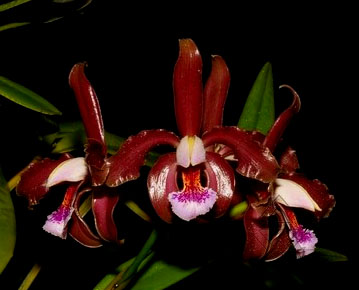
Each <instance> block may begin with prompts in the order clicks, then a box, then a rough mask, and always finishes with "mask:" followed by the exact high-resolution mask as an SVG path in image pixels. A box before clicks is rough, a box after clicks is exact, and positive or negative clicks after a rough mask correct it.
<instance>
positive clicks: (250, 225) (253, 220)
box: [243, 196, 269, 260]
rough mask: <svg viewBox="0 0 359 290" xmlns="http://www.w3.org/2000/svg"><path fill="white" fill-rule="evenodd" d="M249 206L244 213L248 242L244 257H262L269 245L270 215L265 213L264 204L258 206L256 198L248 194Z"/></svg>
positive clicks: (247, 258) (246, 258) (245, 258)
mask: <svg viewBox="0 0 359 290" xmlns="http://www.w3.org/2000/svg"><path fill="white" fill-rule="evenodd" d="M248 201H249V206H248V209H247V211H246V213H245V214H244V228H245V230H246V244H245V246H244V253H243V259H244V260H249V259H261V258H262V257H263V256H264V255H265V253H266V251H267V247H268V239H269V227H268V217H267V216H265V215H263V209H262V206H260V207H257V206H255V204H254V199H252V198H251V197H250V196H248Z"/></svg>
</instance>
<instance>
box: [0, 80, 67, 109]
mask: <svg viewBox="0 0 359 290" xmlns="http://www.w3.org/2000/svg"><path fill="white" fill-rule="evenodd" d="M0 95H2V96H4V97H5V98H8V99H9V100H11V101H13V102H15V103H17V104H19V105H21V106H24V107H26V108H28V109H31V110H34V111H36V112H40V113H43V114H48V115H61V112H60V111H59V110H58V109H57V108H56V107H54V106H53V105H52V104H50V103H49V102H48V101H46V100H45V99H44V98H42V97H41V96H39V95H38V94H36V93H34V92H33V91H31V90H29V89H27V88H25V87H23V86H22V85H19V84H17V83H15V82H13V81H10V80H9V79H7V78H4V77H2V76H0Z"/></svg>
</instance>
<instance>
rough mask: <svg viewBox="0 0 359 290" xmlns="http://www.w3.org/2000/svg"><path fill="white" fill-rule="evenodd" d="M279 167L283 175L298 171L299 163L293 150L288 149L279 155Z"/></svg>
mask: <svg viewBox="0 0 359 290" xmlns="http://www.w3.org/2000/svg"><path fill="white" fill-rule="evenodd" d="M279 165H280V167H281V169H282V171H283V172H285V173H293V172H295V171H296V170H297V169H299V162H298V158H297V154H295V150H293V149H292V148H291V147H288V148H287V149H286V150H285V151H284V152H283V154H282V155H281V157H280V161H279Z"/></svg>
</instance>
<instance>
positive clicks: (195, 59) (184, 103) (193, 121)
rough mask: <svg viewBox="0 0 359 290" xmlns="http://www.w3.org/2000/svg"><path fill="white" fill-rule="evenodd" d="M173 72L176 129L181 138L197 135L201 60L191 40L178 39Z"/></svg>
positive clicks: (199, 119)
mask: <svg viewBox="0 0 359 290" xmlns="http://www.w3.org/2000/svg"><path fill="white" fill-rule="evenodd" d="M179 46H180V51H179V56H178V59H177V63H176V65H175V68H174V72H173V91H174V101H175V112H176V120H177V127H178V130H179V132H180V134H181V135H182V136H187V135H188V136H194V135H199V132H200V129H201V121H202V109H203V106H202V91H203V88H202V58H201V55H200V53H199V51H198V48H197V46H196V44H195V43H194V42H193V40H191V39H180V41H179Z"/></svg>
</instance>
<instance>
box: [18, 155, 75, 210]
mask: <svg viewBox="0 0 359 290" xmlns="http://www.w3.org/2000/svg"><path fill="white" fill-rule="evenodd" d="M70 158H71V156H70V155H69V154H64V155H62V156H61V157H60V158H59V159H58V160H52V159H48V158H46V159H43V160H41V161H37V162H31V163H30V165H29V166H28V167H27V168H26V169H25V171H24V172H23V173H22V175H21V180H20V182H19V184H18V185H17V187H16V193H17V194H18V195H22V196H25V197H26V198H27V199H28V200H29V206H33V205H35V204H38V202H39V200H40V199H41V198H43V197H44V195H45V194H46V193H48V192H49V190H50V188H48V187H46V186H45V185H46V181H47V179H48V178H49V175H50V174H51V172H52V171H53V170H54V169H55V168H56V167H57V166H58V165H59V164H60V163H62V162H64V161H65V160H67V159H70Z"/></svg>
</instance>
